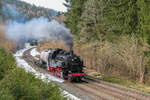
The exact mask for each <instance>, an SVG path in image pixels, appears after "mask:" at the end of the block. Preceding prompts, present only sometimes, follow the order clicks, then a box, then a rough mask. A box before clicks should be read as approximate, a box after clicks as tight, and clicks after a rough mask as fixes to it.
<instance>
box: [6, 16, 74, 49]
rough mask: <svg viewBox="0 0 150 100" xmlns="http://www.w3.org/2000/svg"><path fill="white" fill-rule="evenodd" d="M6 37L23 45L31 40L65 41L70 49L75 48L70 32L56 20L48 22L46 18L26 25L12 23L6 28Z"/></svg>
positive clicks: (31, 21)
mask: <svg viewBox="0 0 150 100" xmlns="http://www.w3.org/2000/svg"><path fill="white" fill-rule="evenodd" d="M6 36H7V37H8V39H11V40H14V41H16V42H18V41H21V42H22V43H24V42H27V41H30V40H52V41H64V43H65V44H66V45H67V46H68V47H69V48H70V49H72V46H73V35H71V34H70V30H69V29H67V28H66V27H65V26H64V25H63V24H59V23H58V22H57V21H56V20H52V21H48V20H47V19H46V18H44V17H41V18H34V19H32V20H30V21H28V22H25V23H18V22H11V23H10V24H8V26H7V27H6ZM21 42H19V43H21Z"/></svg>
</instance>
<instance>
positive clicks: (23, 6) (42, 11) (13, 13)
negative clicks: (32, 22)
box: [0, 0, 57, 21]
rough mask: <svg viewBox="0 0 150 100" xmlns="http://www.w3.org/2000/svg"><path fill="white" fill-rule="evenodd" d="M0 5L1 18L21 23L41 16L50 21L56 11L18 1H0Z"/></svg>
mask: <svg viewBox="0 0 150 100" xmlns="http://www.w3.org/2000/svg"><path fill="white" fill-rule="evenodd" d="M0 5H1V10H0V12H1V16H2V18H3V19H5V20H7V19H13V20H15V19H17V20H18V19H20V18H21V21H24V20H29V19H31V18H38V17H41V16H44V17H46V18H48V19H49V20H50V19H51V18H53V17H55V16H56V15H57V11H55V10H53V9H48V8H43V7H37V6H35V5H31V4H28V3H26V2H23V1H20V0H2V1H0ZM20 14H21V16H20ZM18 15H19V16H18Z"/></svg>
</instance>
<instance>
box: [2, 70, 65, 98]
mask: <svg viewBox="0 0 150 100" xmlns="http://www.w3.org/2000/svg"><path fill="white" fill-rule="evenodd" d="M4 93H5V94H4ZM9 94H10V95H9ZM0 95H1V96H2V97H3V98H5V97H7V96H6V95H9V97H11V96H12V97H14V98H15V100H65V99H64V98H63V96H62V95H61V94H60V92H59V88H58V86H57V85H56V84H54V83H53V82H50V83H44V82H42V81H41V80H39V79H37V78H35V76H34V75H32V74H31V73H26V72H25V71H24V70H22V69H20V68H16V69H13V70H12V72H10V73H9V74H8V75H6V76H5V77H4V78H3V80H2V81H1V82H0ZM9 97H8V98H9ZM6 100H8V99H6ZM12 100H13V99H12Z"/></svg>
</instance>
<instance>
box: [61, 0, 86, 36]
mask: <svg viewBox="0 0 150 100" xmlns="http://www.w3.org/2000/svg"><path fill="white" fill-rule="evenodd" d="M66 2H67V4H68V5H67V4H65V5H66V6H67V7H68V13H67V14H66V20H65V21H64V23H65V24H66V26H67V27H69V28H70V29H71V32H72V33H73V34H74V35H78V32H79V31H78V30H79V29H78V27H77V25H78V23H79V22H80V17H81V14H82V11H83V9H84V6H83V5H84V3H85V2H86V0H66Z"/></svg>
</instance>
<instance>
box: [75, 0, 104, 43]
mask: <svg viewBox="0 0 150 100" xmlns="http://www.w3.org/2000/svg"><path fill="white" fill-rule="evenodd" d="M85 5H86V6H85V10H84V12H83V14H82V16H81V22H80V23H79V25H78V26H79V28H80V38H82V39H84V40H85V41H91V40H97V39H99V38H100V35H101V34H103V21H104V19H103V10H104V5H103V2H102V0H89V1H88V2H87V3H86V4H85Z"/></svg>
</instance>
